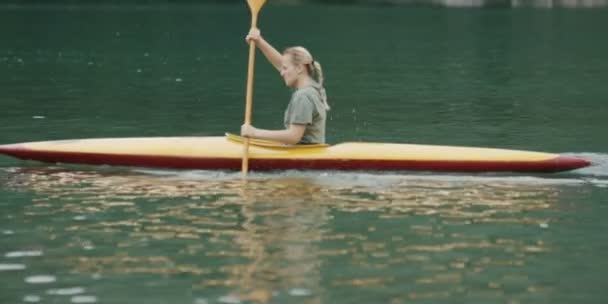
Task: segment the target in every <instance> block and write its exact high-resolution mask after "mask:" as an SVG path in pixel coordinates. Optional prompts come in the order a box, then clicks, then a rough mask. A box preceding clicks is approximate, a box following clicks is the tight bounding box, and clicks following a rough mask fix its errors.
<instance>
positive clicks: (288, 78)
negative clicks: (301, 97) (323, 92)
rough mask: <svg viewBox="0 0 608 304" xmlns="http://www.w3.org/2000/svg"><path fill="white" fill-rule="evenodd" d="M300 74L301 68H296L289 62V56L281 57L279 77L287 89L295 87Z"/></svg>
mask: <svg viewBox="0 0 608 304" xmlns="http://www.w3.org/2000/svg"><path fill="white" fill-rule="evenodd" d="M301 72H302V67H298V66H297V65H295V64H294V63H293V61H292V60H291V55H289V54H287V55H283V58H282V59H281V76H282V77H283V80H284V81H285V85H286V86H288V87H291V88H293V87H295V85H296V84H297V81H298V77H299V75H300V73H301Z"/></svg>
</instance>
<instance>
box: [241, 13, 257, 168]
mask: <svg viewBox="0 0 608 304" xmlns="http://www.w3.org/2000/svg"><path fill="white" fill-rule="evenodd" d="M258 12H259V9H258V10H255V9H252V10H251V28H252V29H255V28H257V21H258ZM255 47H256V46H255V41H253V40H251V41H250V42H249V67H248V69H247V95H246V97H245V124H247V125H250V124H251V108H252V104H253V75H254V73H253V72H254V67H255ZM247 171H249V138H245V140H244V141H243V162H242V164H241V172H242V174H243V176H246V175H247Z"/></svg>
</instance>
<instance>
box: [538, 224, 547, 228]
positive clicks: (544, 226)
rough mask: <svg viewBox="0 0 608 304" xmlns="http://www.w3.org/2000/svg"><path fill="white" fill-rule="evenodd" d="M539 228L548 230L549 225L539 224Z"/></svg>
mask: <svg viewBox="0 0 608 304" xmlns="http://www.w3.org/2000/svg"><path fill="white" fill-rule="evenodd" d="M539 226H540V228H549V224H547V223H540V224H539Z"/></svg>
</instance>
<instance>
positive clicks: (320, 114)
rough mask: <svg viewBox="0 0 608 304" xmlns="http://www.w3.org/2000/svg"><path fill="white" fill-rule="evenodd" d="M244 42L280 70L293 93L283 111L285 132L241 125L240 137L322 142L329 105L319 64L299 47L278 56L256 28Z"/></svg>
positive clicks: (301, 142)
mask: <svg viewBox="0 0 608 304" xmlns="http://www.w3.org/2000/svg"><path fill="white" fill-rule="evenodd" d="M246 40H247V42H250V41H254V42H255V44H256V45H257V47H258V48H259V49H260V50H261V51H262V53H264V56H266V59H268V61H270V63H271V64H272V65H273V66H274V67H275V68H276V69H277V70H279V72H280V73H281V76H282V77H283V80H284V81H285V85H287V86H288V87H290V88H292V89H294V92H293V94H292V95H291V100H290V101H289V105H288V106H287V109H286V110H285V116H284V124H285V129H284V130H265V129H258V128H255V127H253V126H251V125H248V124H244V125H242V126H241V136H246V137H250V138H260V139H269V140H274V141H278V142H281V143H284V144H290V145H293V144H320V143H325V120H326V117H327V115H326V112H327V110H329V105H328V104H327V95H326V94H325V88H324V87H323V70H322V69H321V64H319V63H318V62H316V61H314V60H313V58H312V56H311V55H310V53H309V52H308V51H307V50H306V49H305V48H303V47H300V46H297V47H290V48H288V49H286V50H285V51H284V52H283V54H281V53H279V52H278V51H277V50H276V49H275V48H274V47H273V46H272V45H270V44H269V43H268V42H266V40H264V38H262V36H261V35H260V31H259V30H258V29H252V30H251V31H250V32H249V34H248V35H247V38H246ZM313 77H316V78H317V79H316V80H315V79H314V78H313Z"/></svg>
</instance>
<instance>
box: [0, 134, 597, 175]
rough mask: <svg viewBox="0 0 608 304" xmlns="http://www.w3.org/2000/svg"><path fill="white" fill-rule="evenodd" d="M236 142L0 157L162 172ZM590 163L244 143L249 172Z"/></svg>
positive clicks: (40, 146)
mask: <svg viewBox="0 0 608 304" xmlns="http://www.w3.org/2000/svg"><path fill="white" fill-rule="evenodd" d="M242 150H243V148H242V144H241V143H238V142H234V141H232V140H229V139H227V138H225V137H159V138H114V139H112V138H110V139H81V140H67V141H47V142H32V143H22V144H13V145H2V146H0V153H2V154H6V155H10V156H13V157H15V158H19V159H24V160H36V161H42V162H49V163H74V164H90V165H113V166H136V167H150V168H170V169H203V170H240V169H241V157H242ZM588 165H590V163H589V162H588V161H586V160H583V159H580V158H575V157H567V156H560V155H558V154H551V153H541V152H531V151H519V150H506V149H489V148H472V147H453V146H430V145H409V144H384V143H344V144H338V145H334V146H328V147H310V148H308V147H293V146H288V147H280V146H275V147H268V146H256V145H251V146H250V152H249V168H250V169H251V170H254V171H268V170H294V169H295V170H380V171H394V170H411V171H440V172H559V171H567V170H573V169H578V168H582V167H585V166H588Z"/></svg>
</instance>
